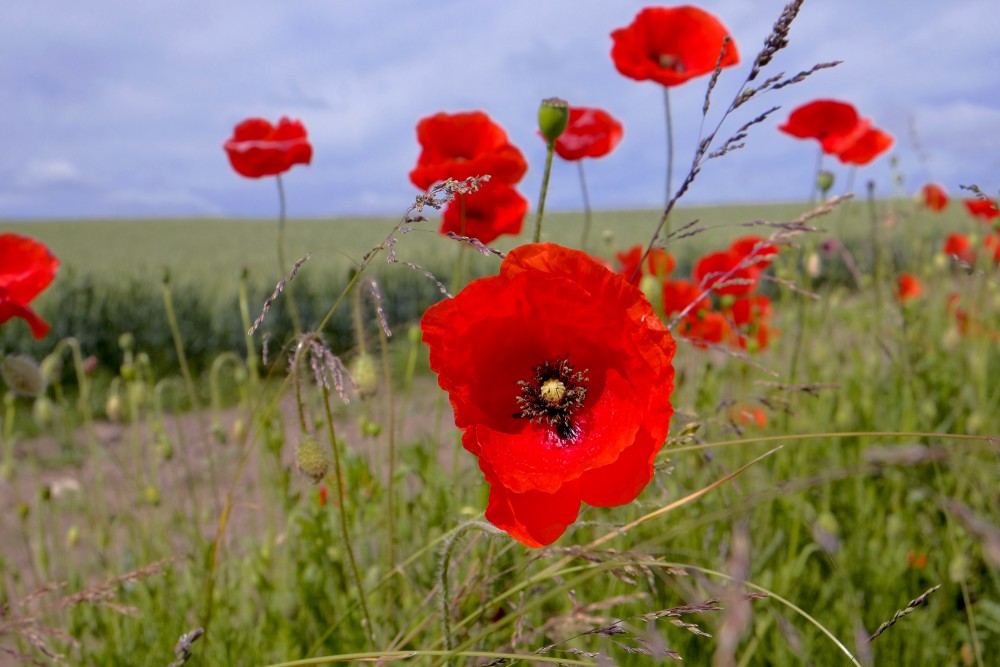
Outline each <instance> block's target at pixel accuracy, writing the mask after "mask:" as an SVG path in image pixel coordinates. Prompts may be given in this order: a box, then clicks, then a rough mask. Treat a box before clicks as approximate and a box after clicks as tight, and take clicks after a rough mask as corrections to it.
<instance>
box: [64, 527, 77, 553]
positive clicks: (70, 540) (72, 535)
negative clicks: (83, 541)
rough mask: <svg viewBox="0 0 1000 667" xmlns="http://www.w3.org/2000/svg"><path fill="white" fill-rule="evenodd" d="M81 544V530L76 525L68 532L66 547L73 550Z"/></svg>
mask: <svg viewBox="0 0 1000 667" xmlns="http://www.w3.org/2000/svg"><path fill="white" fill-rule="evenodd" d="M79 543H80V528H79V527H78V526H75V525H74V526H70V527H69V530H67V531H66V546H67V547H69V548H70V549H72V548H73V547H75V546H76V545H77V544H79Z"/></svg>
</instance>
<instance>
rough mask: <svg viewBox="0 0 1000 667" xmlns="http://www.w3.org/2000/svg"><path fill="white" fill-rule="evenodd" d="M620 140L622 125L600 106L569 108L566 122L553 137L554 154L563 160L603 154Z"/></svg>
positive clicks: (609, 150)
mask: <svg viewBox="0 0 1000 667" xmlns="http://www.w3.org/2000/svg"><path fill="white" fill-rule="evenodd" d="M621 140H622V124H621V123H619V122H618V121H617V120H616V119H615V118H614V117H613V116H612V115H611V114H609V113H608V112H607V111H604V110H603V109H591V108H589V107H570V108H569V123H568V124H567V125H566V129H565V130H564V131H563V133H562V134H561V135H559V138H558V139H556V143H555V149H556V153H557V154H558V155H559V157H561V158H562V159H564V160H581V159H583V158H585V157H604V156H605V155H607V154H608V153H610V152H611V151H613V150H614V149H615V147H616V146H618V142H620V141H621Z"/></svg>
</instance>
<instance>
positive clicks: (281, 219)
mask: <svg viewBox="0 0 1000 667" xmlns="http://www.w3.org/2000/svg"><path fill="white" fill-rule="evenodd" d="M274 179H275V180H276V181H277V182H278V275H279V276H284V275H285V274H286V272H287V271H288V264H287V263H286V262H285V220H286V217H287V216H286V207H285V182H284V180H282V178H281V174H278V175H277V176H275V177H274ZM293 290H294V286H293V285H292V283H291V282H289V283H288V284H287V285H285V292H286V293H285V297H286V299H287V300H288V314H289V315H290V316H291V318H292V327H293V328H294V329H295V335H296V336H297V335H299V334H301V333H302V319H301V318H300V317H299V307H298V305H296V303H295V294H294V291H293Z"/></svg>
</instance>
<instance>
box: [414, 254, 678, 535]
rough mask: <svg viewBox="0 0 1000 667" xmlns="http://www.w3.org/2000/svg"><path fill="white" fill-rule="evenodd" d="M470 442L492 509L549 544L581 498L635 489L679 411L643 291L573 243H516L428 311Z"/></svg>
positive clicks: (514, 529)
mask: <svg viewBox="0 0 1000 667" xmlns="http://www.w3.org/2000/svg"><path fill="white" fill-rule="evenodd" d="M421 329H422V330H423V339H424V342H426V343H427V345H428V347H429V348H430V366H431V368H432V369H433V370H434V371H435V372H437V373H438V384H440V385H441V387H442V388H443V389H444V390H446V391H447V392H448V395H449V398H450V399H451V405H452V408H453V410H454V414H455V424H456V425H457V426H458V427H459V428H460V429H462V431H463V436H462V445H463V446H464V447H465V448H466V449H467V450H469V452H471V453H472V454H474V455H476V456H477V457H478V458H479V467H480V469H481V470H482V471H483V474H484V475H485V477H486V481H487V482H488V483H489V485H490V497H489V503H488V506H487V508H486V518H487V519H488V520H489V521H490V522H492V523H493V524H494V525H495V526H497V527H498V528H501V529H502V530H505V531H507V532H508V533H510V535H511V536H512V537H513V538H514V539H516V540H518V541H519V542H521V543H523V544H526V545H528V546H531V547H540V546H544V545H546V544H550V543H552V542H554V541H555V540H556V539H558V538H559V536H560V535H562V533H563V532H564V531H565V530H566V528H567V527H568V526H569V525H570V524H571V523H572V522H573V521H575V520H576V516H577V513H578V511H579V509H580V503H581V501H582V502H586V503H589V504H591V505H597V506H602V507H608V506H614V505H622V504H625V503H628V502H631V501H632V500H634V499H635V497H636V496H637V495H638V494H639V492H640V491H642V489H643V488H644V487H645V486H646V484H647V483H648V482H649V480H650V479H651V477H652V474H653V467H652V462H653V459H654V457H655V456H656V453H657V452H658V451H659V449H660V448H661V447H662V445H663V443H664V441H665V439H666V435H667V429H668V427H669V422H670V417H671V414H672V412H673V410H672V408H671V405H670V394H671V392H672V390H673V379H674V370H673V366H672V365H671V361H672V359H673V355H674V350H675V347H676V346H675V344H674V341H673V338H671V336H670V333H669V332H668V331H667V329H666V327H664V326H663V324H662V323H661V322H660V321H659V319H658V318H657V317H656V315H655V314H654V313H653V309H652V307H651V306H650V305H649V302H648V301H646V298H645V296H643V294H642V292H640V291H639V290H638V289H636V288H635V287H633V286H631V285H629V284H628V282H627V281H626V280H624V279H623V278H622V277H621V276H620V275H618V274H615V273H613V272H611V271H608V270H607V269H606V268H605V267H604V266H602V265H601V264H600V263H598V262H596V261H595V260H593V259H592V258H591V257H589V256H587V255H586V254H585V253H582V252H579V251H577V250H571V249H568V248H563V247H560V246H557V245H554V244H548V243H540V244H529V245H523V246H520V247H518V248H515V249H514V250H512V251H511V252H510V253H509V254H508V255H507V257H506V258H505V259H504V261H503V263H502V264H501V266H500V273H499V275H497V276H493V277H487V278H480V279H478V280H474V281H472V282H471V283H470V284H469V285H468V286H467V287H466V288H465V289H463V290H462V291H461V292H460V293H459V294H458V295H457V296H455V297H454V298H450V299H446V300H445V301H442V302H440V303H438V304H436V305H434V306H432V307H431V308H429V309H428V310H427V312H426V314H425V315H424V317H423V319H422V320H421Z"/></svg>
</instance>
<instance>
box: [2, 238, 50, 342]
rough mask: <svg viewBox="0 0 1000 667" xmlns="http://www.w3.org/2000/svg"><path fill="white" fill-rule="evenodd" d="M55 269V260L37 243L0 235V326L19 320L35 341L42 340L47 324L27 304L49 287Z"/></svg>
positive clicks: (32, 240)
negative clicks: (26, 325)
mask: <svg viewBox="0 0 1000 667" xmlns="http://www.w3.org/2000/svg"><path fill="white" fill-rule="evenodd" d="M57 268H59V260H58V259H57V258H56V257H55V256H54V255H53V254H52V253H51V252H49V249H48V248H46V247H45V246H44V245H42V244H41V243H39V242H38V241H35V240H34V239H30V238H27V237H24V236H18V235H17V234H10V233H7V234H0V324H3V323H4V322H6V321H8V320H10V319H11V318H13V317H19V318H21V319H22V320H24V321H25V322H27V323H28V326H29V327H30V328H31V334H32V335H33V336H34V337H35V338H44V337H45V334H47V333H48V332H49V325H48V323H47V322H46V321H45V320H43V319H42V318H41V317H39V316H38V314H37V313H35V311H33V310H32V309H31V308H30V307H29V306H28V304H29V303H31V300H32V299H34V298H35V297H36V296H38V295H39V294H40V293H41V292H42V290H44V289H45V288H46V287H48V286H49V284H50V283H51V282H52V279H53V278H55V275H56V269H57Z"/></svg>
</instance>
